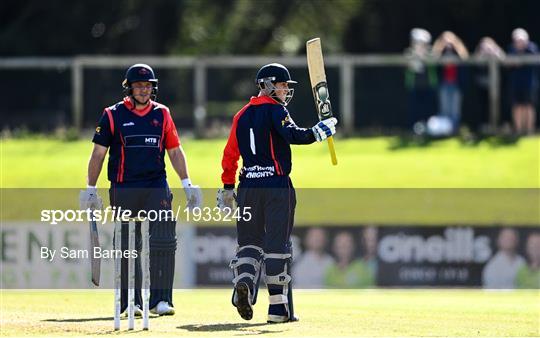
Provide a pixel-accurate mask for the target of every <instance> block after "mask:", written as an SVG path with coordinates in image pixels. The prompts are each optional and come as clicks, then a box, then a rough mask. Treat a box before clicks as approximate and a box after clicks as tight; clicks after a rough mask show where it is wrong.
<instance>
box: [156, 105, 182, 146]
mask: <svg viewBox="0 0 540 338" xmlns="http://www.w3.org/2000/svg"><path fill="white" fill-rule="evenodd" d="M155 104H156V107H158V108H160V109H161V112H162V113H163V130H162V134H161V139H162V144H165V149H172V148H177V147H179V146H180V138H179V136H178V132H177V131H176V126H175V124H174V121H173V120H172V117H171V111H170V110H169V108H168V107H167V106H165V105H162V104H160V103H155ZM160 150H161V148H160Z"/></svg>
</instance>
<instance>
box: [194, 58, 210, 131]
mask: <svg viewBox="0 0 540 338" xmlns="http://www.w3.org/2000/svg"><path fill="white" fill-rule="evenodd" d="M206 68H207V65H206V61H205V60H204V59H199V60H197V61H196V62H195V69H194V72H195V74H194V76H193V88H195V91H194V95H195V109H194V111H193V117H194V118H195V135H196V136H197V137H203V136H204V130H205V127H206V102H207V101H206V100H207V97H206V90H207V88H206V82H207V81H206Z"/></svg>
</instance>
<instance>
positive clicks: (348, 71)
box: [339, 56, 354, 136]
mask: <svg viewBox="0 0 540 338" xmlns="http://www.w3.org/2000/svg"><path fill="white" fill-rule="evenodd" d="M339 72H340V74H339V78H340V89H341V90H340V98H339V100H340V101H339V102H340V108H341V119H342V121H341V123H340V125H341V127H342V128H343V133H344V135H346V136H350V135H351V134H352V133H353V131H354V110H353V109H354V67H353V64H352V62H351V60H349V57H347V56H343V57H342V60H341V62H340V65H339Z"/></svg>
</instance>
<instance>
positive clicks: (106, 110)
mask: <svg viewBox="0 0 540 338" xmlns="http://www.w3.org/2000/svg"><path fill="white" fill-rule="evenodd" d="M105 112H106V113H107V117H108V118H109V126H110V127H111V135H114V119H113V117H112V111H111V109H110V108H105Z"/></svg>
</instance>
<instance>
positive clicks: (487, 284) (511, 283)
mask: <svg viewBox="0 0 540 338" xmlns="http://www.w3.org/2000/svg"><path fill="white" fill-rule="evenodd" d="M524 264H525V260H524V259H523V257H521V256H520V255H514V256H509V255H508V254H506V253H505V252H503V251H499V252H497V253H496V254H495V256H493V257H492V258H491V259H490V260H489V262H488V263H487V264H486V266H485V267H484V271H483V272H482V283H483V285H484V288H486V289H513V288H515V287H516V285H515V279H516V274H517V272H518V270H519V268H520V267H522V266H523V265H524Z"/></svg>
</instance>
